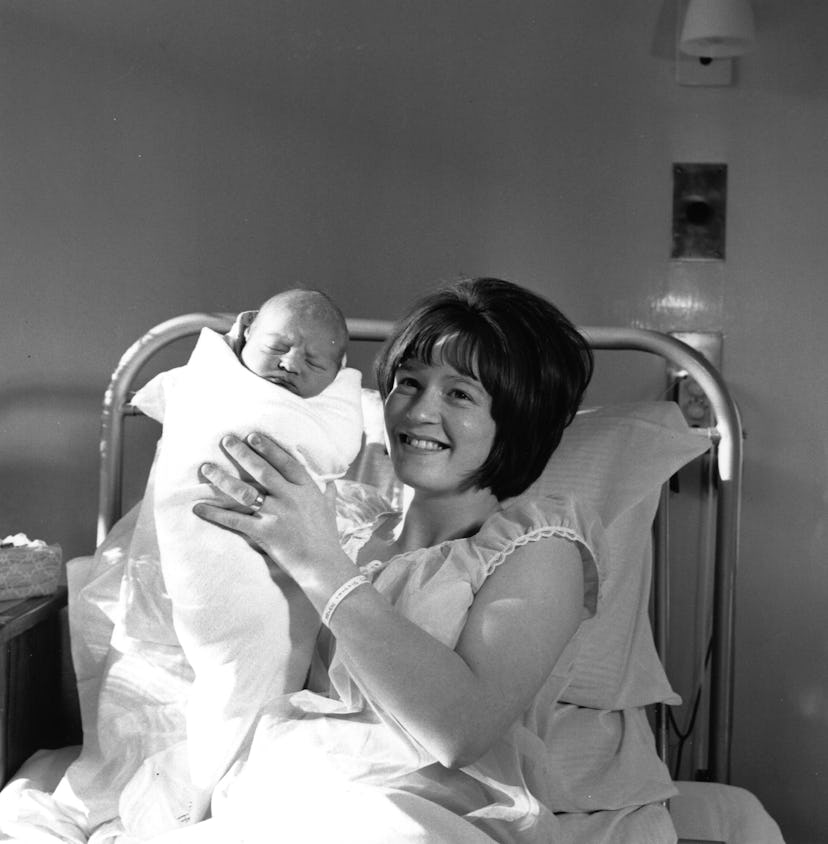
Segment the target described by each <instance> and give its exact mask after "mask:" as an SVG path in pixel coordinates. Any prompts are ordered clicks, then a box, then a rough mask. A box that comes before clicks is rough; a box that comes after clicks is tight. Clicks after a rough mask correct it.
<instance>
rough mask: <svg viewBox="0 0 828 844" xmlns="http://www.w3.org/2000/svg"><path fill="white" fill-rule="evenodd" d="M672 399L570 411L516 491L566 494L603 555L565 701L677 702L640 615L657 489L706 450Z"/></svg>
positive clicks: (645, 602)
mask: <svg viewBox="0 0 828 844" xmlns="http://www.w3.org/2000/svg"><path fill="white" fill-rule="evenodd" d="M709 446H710V443H709V441H708V440H707V439H706V438H705V437H704V436H702V435H700V434H699V433H698V432H695V433H694V432H693V429H691V428H689V427H688V426H687V424H686V422H685V421H684V417H683V416H682V414H681V411H680V410H679V408H678V405H676V404H674V403H673V402H639V403H635V404H627V405H617V406H609V407H603V408H596V409H593V410H586V411H582V412H581V413H579V414H578V415H577V416H576V418H575V420H574V421H573V423H572V425H570V426H569V428H567V430H566V431H565V432H564V436H563V439H562V440H561V444H560V446H559V447H558V449H557V450H556V451H555V453H554V454H553V455H552V458H551V459H550V461H549V463H548V465H547V467H546V469H545V470H544V472H543V474H542V475H541V477H540V478H539V479H538V480H537V481H536V482H535V483H534V484H533V485H532V486H531V487H530V488H529V489H528V490H527V491H526V492H525V493H523V495H566V494H570V495H575V496H576V497H577V498H579V499H580V500H582V501H584V502H586V503H587V504H589V505H590V506H591V507H593V509H594V510H595V511H596V512H597V513H598V514H599V516H600V517H601V520H602V522H603V524H604V528H605V531H606V540H607V542H606V547H607V549H608V551H607V555H608V559H605V560H604V569H605V577H604V581H603V583H602V584H601V595H600V598H599V603H598V612H597V613H596V615H595V616H594V617H592V618H591V619H588V620H587V621H585V622H584V623H583V625H582V626H581V629H580V631H579V633H578V636H577V637H576V641H575V642H573V645H576V646H577V648H578V650H577V657H576V660H575V664H574V667H573V671H572V678H571V681H570V684H569V686H568V687H567V689H566V690H565V691H564V693H563V695H562V696H561V700H562V701H563V702H566V703H574V704H577V705H579V706H589V707H592V708H595V709H627V708H630V707H634V706H646V705H647V704H650V703H655V702H657V701H663V702H668V703H680V702H681V700H680V698H679V697H678V695H676V693H675V692H674V691H673V689H672V688H671V686H670V682H669V681H668V679H667V676H666V674H665V673H664V668H663V666H662V664H661V661H660V660H659V658H658V655H657V653H656V649H655V644H654V642H653V635H652V629H651V626H650V618H649V611H648V608H649V598H650V582H651V575H652V565H651V563H652V554H651V537H652V532H651V531H652V522H653V516H654V515H655V511H656V508H657V507H658V501H659V495H660V491H661V486H662V484H664V483H665V482H666V481H667V480H668V479H669V478H670V477H671V476H672V475H673V474H674V473H675V472H677V471H678V470H679V469H680V468H681V467H682V466H683V465H685V464H686V463H688V462H689V461H690V460H692V459H693V458H695V457H697V456H699V455H700V454H702V453H704V452H705V451H707V449H708V448H709Z"/></svg>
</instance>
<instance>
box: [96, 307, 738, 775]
mask: <svg viewBox="0 0 828 844" xmlns="http://www.w3.org/2000/svg"><path fill="white" fill-rule="evenodd" d="M233 319H234V315H233V314H226V313H192V314H186V315H183V316H180V317H175V318H173V319H170V320H167V321H166V322H162V323H160V324H159V325H157V326H156V327H155V328H153V329H151V330H150V331H148V332H147V333H146V334H145V335H144V336H143V337H141V338H140V339H139V340H137V341H136V342H135V343H133V345H132V346H130V347H129V349H127V351H126V352H125V353H124V354H123V356H122V357H121V359H120V361H119V363H118V366H117V367H116V369H115V371H114V373H113V375H112V378H111V380H110V383H109V387H108V389H107V390H106V393H105V395H104V401H103V412H102V420H101V441H100V459H101V463H100V497H99V509H98V529H97V540H98V543H100V542H101V541H102V540H103V538H104V537H105V536H106V534H107V533H108V532H109V530H110V528H111V527H112V525H113V524H114V523H115V521H116V520H117V519H118V518H119V517H120V515H121V509H122V504H123V502H122V480H123V433H124V420H125V418H126V417H127V416H134V415H139V412H138V411H136V410H135V409H134V408H133V407H132V406H131V405H130V403H129V399H130V395H131V391H132V390H133V389H134V388H133V383H134V381H135V379H136V376H137V375H138V373H139V371H140V370H141V368H142V367H143V366H144V364H145V363H146V362H147V361H148V360H149V359H150V358H151V357H152V356H153V355H154V354H155V353H156V352H157V351H158V350H159V349H161V348H162V347H164V346H166V345H167V344H169V343H171V342H173V341H175V340H178V339H181V338H185V337H188V336H190V335H194V334H197V333H198V332H199V331H200V330H201V329H202V328H204V327H207V328H211V329H213V330H214V331H217V332H222V333H223V332H226V331H227V330H228V329H229V328H230V326H231V325H232V322H233ZM391 327H392V323H391V322H388V321H382V320H371V319H349V320H348V329H349V331H350V335H351V339H352V340H356V341H382V340H384V339H385V337H386V336H387V335H388V333H389V332H390V330H391ZM580 330H581V331H582V333H583V334H584V335H585V336H586V337H587V339H588V340H589V342H590V345H591V346H592V348H593V349H606V350H627V351H639V352H646V353H650V354H654V355H657V356H659V357H661V358H663V359H664V360H665V362H666V363H667V364H668V365H669V366H670V367H671V368H672V369H673V370H674V371H675V372H679V373H681V375H682V377H685V376H686V377H689V378H692V379H693V380H694V381H695V382H696V383H697V384H698V386H699V387H700V389H701V390H702V391H703V392H704V394H705V396H706V398H707V401H708V402H709V405H710V407H711V409H712V413H713V418H714V425H713V426H711V427H708V428H703V429H699V433H700V435H702V436H706V437H708V438H709V440H710V442H711V450H710V454H711V457H712V459H713V460H714V465H715V551H714V562H713V622H712V631H711V637H712V638H711V653H710V681H709V695H708V702H709V725H708V729H707V768H708V773H709V776H710V778H711V779H712V780H713V781H714V782H719V783H729V782H730V756H731V739H732V733H733V669H734V650H735V642H734V605H735V577H736V568H737V562H738V558H739V519H740V500H741V479H742V425H741V420H740V417H739V411H738V408H737V407H736V404H735V402H734V401H733V399H732V397H731V395H730V393H729V392H728V390H727V387H726V386H725V384H724V381H723V380H722V378H721V375H720V374H719V372H718V371H717V370H716V368H715V367H714V366H713V365H712V364H711V363H709V362H708V361H707V359H706V358H705V357H704V356H703V355H701V354H700V353H699V352H697V351H696V350H695V349H693V348H692V347H690V346H688V345H687V344H685V343H684V342H682V341H681V340H678V339H676V338H675V337H672V336H670V335H668V334H663V333H660V332H657V331H650V330H644V329H634V328H611V327H582V328H581V329H580ZM662 501H663V502H665V501H666V495H662ZM667 544H668V529H667V518H666V515H665V508H664V507H663V506H662V507H661V508H660V510H659V515H658V516H657V517H656V520H655V524H654V544H653V545H654V548H653V632H654V638H655V643H656V649H657V651H658V653H659V656H660V657H661V659H662V661H664V660H665V659H666V654H667V648H668V626H669V560H668V556H667ZM655 720H656V723H655V726H656V730H655V731H656V742H657V745H658V750H659V753H660V754H661V756H662V758H663V759H666V752H667V735H668V729H667V719H666V707H664V706H663V705H662V706H659V707H658V708H657V710H656V719H655Z"/></svg>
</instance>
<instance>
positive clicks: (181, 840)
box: [0, 747, 785, 844]
mask: <svg viewBox="0 0 828 844" xmlns="http://www.w3.org/2000/svg"><path fill="white" fill-rule="evenodd" d="M79 752H80V747H66V748H61V749H60V750H39V751H38V752H37V753H35V754H34V755H33V756H32V757H30V758H29V759H28V760H27V761H26V762H25V763H24V764H23V766H22V767H21V768H20V770H19V771H18V772H17V773H16V774H15V776H14V777H13V783H14V784H15V787H16V788H23V787H33V788H37V789H39V790H42V791H51V790H52V789H53V788H54V787H55V785H56V784H57V783H58V781H59V780H60V778H61V777H62V776H63V774H64V772H65V771H66V768H67V767H68V766H69V764H70V763H71V762H72V761H73V760H74V759H75V757H76V756H77V755H78V753H79ZM676 785H677V787H678V790H679V793H678V795H677V796H676V797H673V798H672V799H671V800H670V814H671V816H672V818H673V823H674V824H675V827H676V831H677V832H678V835H679V840H680V841H682V840H686V841H710V842H714V841H723V842H727V844H785V842H784V839H783V837H782V832H781V830H780V829H779V826H778V825H777V824H776V822H775V821H774V820H773V818H771V816H770V815H769V814H768V813H767V811H766V810H765V808H764V807H763V806H762V804H761V802H760V801H759V800H758V799H757V798H756V796H755V795H753V794H752V793H751V792H749V791H746V790H745V789H743V788H739V787H738V786H733V785H721V784H719V783H708V782H686V781H682V782H678V783H676ZM13 790H14V789H12V791H13ZM4 793H7V792H4ZM8 793H10V792H8ZM2 797H3V793H0V813H1V812H2ZM198 826H199V827H202V829H197V827H191V828H189V830H182V831H181V834H180V835H179V837H177V838H176V837H171V839H170V844H188V842H189V841H191V840H192V841H193V842H194V844H195V842H198V844H202V842H204V844H207V842H212V841H215V842H221V843H222V844H226V840H225V839H223V838H221V837H220V836H221V834H222V833H221V831H220V830H219V829H218V828H215V825H214V824H204V825H202V824H199V825H198ZM178 834H179V833H176V835H178ZM216 836H218V837H216ZM163 840H164V839H163V838H162V839H159V840H158V842H157V844H163Z"/></svg>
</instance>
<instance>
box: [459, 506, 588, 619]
mask: <svg viewBox="0 0 828 844" xmlns="http://www.w3.org/2000/svg"><path fill="white" fill-rule="evenodd" d="M547 540H550V541H554V540H558V541H560V540H563V541H565V542H571V543H572V544H574V545H575V547H576V548H577V550H578V552H579V554H580V556H581V561H582V563H583V572H584V609H585V617H587V616H591V615H594V614H595V612H596V611H597V607H598V598H599V594H600V591H601V582H602V581H603V572H604V562H603V560H604V557H605V553H604V542H605V540H604V530H603V526H602V524H601V521H600V518H599V517H598V515H597V514H596V513H595V512H593V511H592V510H591V508H589V507H588V506H585V505H584V504H582V503H581V502H579V501H577V500H576V499H575V498H573V497H569V496H566V497H528V496H527V497H525V498H524V497H518V498H516V499H512V500H510V501H509V502H506V503H504V505H503V506H502V507H501V508H500V509H499V510H498V511H497V512H496V513H494V514H493V515H492V516H490V517H489V519H488V520H487V521H486V523H485V524H484V525H483V527H482V528H481V529H480V531H479V532H478V533H477V535H476V536H474V537H472V538H471V539H470V540H468V544H467V545H466V547H465V548H464V549H463V552H465V553H466V554H468V555H469V556H470V557H471V558H473V559H474V564H475V565H476V567H478V568H479V574H478V577H479V584H480V585H482V583H483V582H484V581H485V579H486V578H487V577H488V576H489V575H490V574H491V573H492V572H493V571H494V570H495V569H496V568H498V566H500V565H502V564H503V563H505V562H506V561H507V560H511V559H514V561H515V562H518V560H519V557H520V555H521V549H522V548H523V547H524V546H527V545H529V544H534V543H537V542H543V541H547ZM458 550H460V549H458ZM555 559H557V557H556V555H555V553H554V552H553V551H550V555H549V562H550V565H554V561H555Z"/></svg>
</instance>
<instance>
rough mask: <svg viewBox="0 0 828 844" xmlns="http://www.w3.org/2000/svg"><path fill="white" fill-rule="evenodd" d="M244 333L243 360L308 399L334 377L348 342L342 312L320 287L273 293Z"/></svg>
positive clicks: (252, 368) (340, 364)
mask: <svg viewBox="0 0 828 844" xmlns="http://www.w3.org/2000/svg"><path fill="white" fill-rule="evenodd" d="M244 336H245V342H244V345H243V346H242V350H241V360H242V363H243V364H244V365H245V366H246V367H247V368H248V369H249V370H250V371H251V372H254V373H256V375H259V376H261V377H262V378H266V379H267V380H268V381H271V382H272V383H274V384H277V385H278V386H280V387H284V388H285V389H287V390H290V391H291V392H292V393H295V394H296V395H297V396H300V397H301V398H305V399H307V398H310V397H311V396H316V395H319V393H321V392H322V390H324V389H325V387H327V386H328V385H329V384H330V383H331V382H332V381H333V380H334V378H336V374H337V372H339V370H340V368H341V366H342V360H343V357H344V355H345V346H346V345H347V343H348V329H347V326H346V325H345V318H344V317H343V316H342V312H341V311H340V310H339V308H338V307H337V306H336V305H335V304H334V303H333V302H332V301H331V300H330V299H329V298H328V297H327V296H326V295H325V294H324V293H321V292H319V291H317V290H285V291H284V292H283V293H277V294H276V295H275V296H272V297H271V298H270V299H268V300H267V301H266V302H265V303H264V304H263V305H262V306H261V308H260V309H259V312H258V313H257V314H256V318H255V319H254V320H253V322H252V323H251V324H250V326H249V327H248V328H247V330H246V331H245V334H244Z"/></svg>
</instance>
